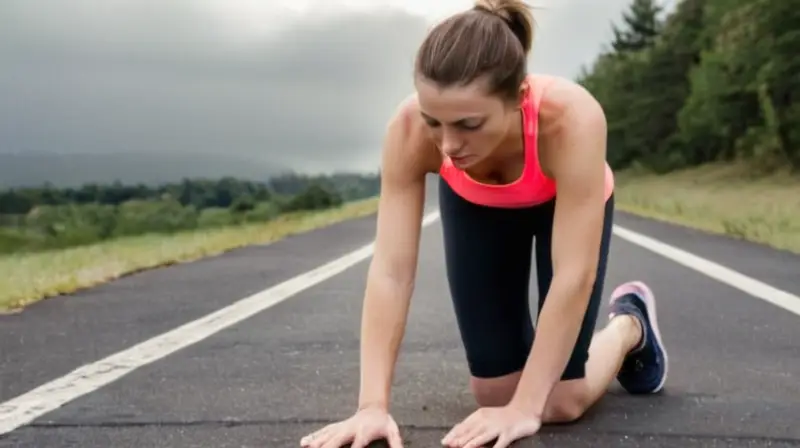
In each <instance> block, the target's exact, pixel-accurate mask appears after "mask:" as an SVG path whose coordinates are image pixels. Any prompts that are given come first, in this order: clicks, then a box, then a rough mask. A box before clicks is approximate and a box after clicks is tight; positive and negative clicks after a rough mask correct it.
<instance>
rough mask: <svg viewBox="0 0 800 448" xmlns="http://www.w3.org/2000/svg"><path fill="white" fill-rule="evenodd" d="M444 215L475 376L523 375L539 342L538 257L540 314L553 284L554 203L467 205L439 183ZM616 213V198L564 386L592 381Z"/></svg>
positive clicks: (457, 304)
mask: <svg viewBox="0 0 800 448" xmlns="http://www.w3.org/2000/svg"><path fill="white" fill-rule="evenodd" d="M439 209H440V213H441V222H442V228H443V232H444V250H445V260H446V263H447V280H448V283H449V286H450V292H451V295H452V299H453V305H454V308H455V313H456V318H457V320H458V325H459V331H460V333H461V339H462V341H463V343H464V347H465V350H466V357H467V363H468V365H469V369H470V372H471V374H472V375H473V376H475V377H478V378H492V377H498V376H502V375H506V374H509V373H513V372H516V371H519V370H521V369H522V368H523V367H524V366H525V363H526V361H527V359H528V355H529V353H530V349H531V345H532V343H533V338H534V328H533V323H532V320H531V312H530V308H529V285H530V273H531V258H532V256H533V257H535V259H536V279H537V283H538V290H539V291H538V292H539V301H538V302H539V303H538V309H539V310H541V309H542V305H543V304H544V300H545V298H546V297H547V292H548V290H549V288H550V281H551V279H552V277H553V265H552V262H551V255H550V248H551V234H552V229H553V214H554V211H555V199H553V200H551V201H549V202H546V203H544V204H541V205H536V206H533V207H528V208H520V209H504V208H492V207H486V206H481V205H476V204H474V203H472V202H469V201H467V200H465V199H463V198H462V197H460V196H459V195H458V194H457V193H455V192H454V191H453V190H452V189H451V188H450V186H449V185H448V184H447V182H446V181H445V180H444V179H442V178H441V177H440V178H439ZM613 214H614V197H613V196H611V198H609V200H608V201H607V203H606V211H605V220H604V224H603V237H602V243H601V247H600V252H599V254H598V257H599V263H598V266H597V278H596V280H595V284H594V287H593V288H592V293H591V298H590V300H589V305H588V307H587V310H586V314H585V315H584V318H583V325H582V326H581V329H580V334H579V335H578V339H577V341H576V343H575V346H574V349H573V351H572V355H571V356H570V359H569V362H568V364H567V367H566V369H565V370H564V372H563V374H562V377H561V379H562V380H570V379H577V378H582V377H583V376H584V375H585V370H586V369H585V365H586V361H587V359H588V357H589V344H590V343H591V339H592V336H593V334H594V329H595V323H596V321H597V314H598V309H599V307H600V303H601V297H602V294H603V283H604V280H605V275H606V264H607V261H608V250H609V242H610V239H611V228H612V222H613ZM534 238H535V246H534V245H533V243H534ZM537 316H538V312H537Z"/></svg>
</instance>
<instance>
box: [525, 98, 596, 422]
mask: <svg viewBox="0 0 800 448" xmlns="http://www.w3.org/2000/svg"><path fill="white" fill-rule="evenodd" d="M566 90H567V91H568V92H569V93H566V94H564V96H565V97H568V98H569V100H566V101H567V102H568V104H569V106H568V107H566V108H565V109H564V112H563V115H562V116H561V120H563V121H562V122H561V125H560V127H561V130H560V131H559V136H558V137H557V138H556V140H557V141H556V142H554V143H553V145H554V146H553V147H554V148H555V150H556V151H557V153H558V156H557V157H555V158H554V159H553V161H552V163H551V171H552V174H553V176H554V177H555V179H556V181H557V187H556V188H557V197H558V200H557V201H556V210H555V218H554V223H553V236H552V238H553V244H552V251H553V253H552V257H553V280H552V283H551V286H550V291H549V293H548V296H547V298H546V301H545V305H544V307H543V309H542V313H541V316H540V317H539V325H538V327H537V329H536V340H535V342H534V345H533V348H532V350H531V354H530V357H529V360H528V365H526V367H525V369H524V371H523V374H522V378H521V381H520V384H519V387H518V390H517V392H516V394H515V397H514V400H515V403H518V404H521V405H522V406H523V407H524V408H525V409H527V410H529V411H531V412H532V413H534V414H535V415H537V416H539V417H541V415H542V412H543V410H544V406H545V404H546V401H547V398H548V396H549V394H550V392H551V390H552V388H553V387H554V386H555V384H556V383H557V382H558V381H559V379H560V377H561V373H562V372H563V370H564V368H565V366H566V365H567V362H568V360H569V356H570V353H571V350H572V347H573V345H574V344H575V341H576V340H577V337H578V332H579V331H580V326H581V323H582V320H583V316H584V313H585V311H586V307H587V306H588V302H589V296H590V294H591V290H592V286H593V284H594V280H595V276H596V270H597V263H598V254H599V251H600V241H601V236H602V228H603V217H604V211H605V201H604V198H605V197H604V176H605V160H606V121H605V116H604V114H603V111H602V108H601V107H600V105H599V104H598V103H597V102H596V101H595V100H594V98H592V97H591V95H589V93H588V92H586V91H585V90H583V89H582V88H580V87H578V86H575V85H573V86H571V87H569V88H567V89H566Z"/></svg>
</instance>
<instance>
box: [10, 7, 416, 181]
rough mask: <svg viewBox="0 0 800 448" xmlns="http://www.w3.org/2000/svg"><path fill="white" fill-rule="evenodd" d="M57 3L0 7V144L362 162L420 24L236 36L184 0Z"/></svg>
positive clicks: (325, 25)
mask: <svg viewBox="0 0 800 448" xmlns="http://www.w3.org/2000/svg"><path fill="white" fill-rule="evenodd" d="M6 1H7V0H6ZM24 1H26V0H23V2H24ZM28 1H30V0H28ZM104 1H108V0H104ZM32 3H33V2H32ZM64 4H65V3H58V5H60V6H61V7H62V8H61V10H59V8H52V9H42V8H34V7H33V6H32V5H31V6H27V5H24V4H23V3H22V2H8V3H6V2H3V3H0V5H2V6H0V16H4V17H9V16H12V17H15V18H16V20H15V21H14V23H15V26H14V27H10V28H5V29H4V30H3V31H0V42H5V44H0V45H1V46H0V55H1V56H0V58H2V59H3V60H4V62H3V66H4V69H3V70H2V71H0V97H2V98H4V101H3V102H2V103H0V137H2V141H1V142H0V143H1V144H2V147H3V150H6V151H8V150H12V151H30V150H40V151H57V152H67V153H69V152H135V151H148V152H152V151H157V152H175V151H184V152H198V151H199V152H210V153H233V154H244V155H252V156H257V157H261V158H264V159H267V160H270V161H275V162H276V163H277V164H281V165H291V166H295V167H298V169H309V170H319V169H330V168H331V167H334V168H335V169H348V168H350V167H352V168H353V169H363V168H367V169H372V168H375V167H376V163H377V159H376V155H377V152H379V142H380V141H381V138H382V134H383V131H384V129H385V122H386V120H388V118H389V117H390V115H391V113H392V112H393V111H394V108H395V106H396V104H397V103H398V102H399V101H400V100H401V99H402V98H403V97H405V96H406V95H408V93H409V92H410V91H411V88H412V84H411V69H412V61H413V59H412V58H413V54H414V52H415V50H416V47H417V45H418V44H419V41H420V40H421V39H422V37H423V36H424V33H425V31H426V30H427V27H428V24H427V23H426V22H425V21H424V20H423V19H422V18H420V17H418V16H412V15H408V14H404V13H401V12H398V11H386V12H379V11H372V12H364V13H357V14H356V13H354V14H349V15H341V14H340V15H337V16H332V17H330V18H328V19H325V20H322V19H317V20H307V19H306V20H302V19H300V20H298V19H293V20H291V22H290V23H288V24H287V23H285V24H284V27H283V29H277V30H275V31H274V32H273V33H271V34H269V35H268V36H267V38H264V39H261V40H251V41H247V42H244V43H242V41H241V40H233V39H231V40H226V39H224V38H223V31H224V30H221V29H219V28H217V29H215V28H214V27H215V26H217V25H218V23H216V22H214V21H213V20H208V17H207V15H204V14H203V13H201V12H202V11H201V10H200V9H199V8H197V7H193V6H191V5H190V4H189V3H188V2H179V1H176V0H171V1H170V2H158V5H159V6H158V7H155V6H154V3H153V2H147V1H145V2H138V3H136V4H135V5H134V4H132V3H126V2H122V1H120V0H116V1H114V2H109V6H107V7H105V8H100V9H99V10H98V9H94V8H92V7H96V6H97V5H98V4H99V3H97V2H93V1H85V0H84V1H75V0H73V1H71V2H69V4H70V5H71V8H63V5H64ZM29 5H30V4H29ZM167 5H168V6H167ZM40 6H41V5H40ZM206 14H207V11H206ZM376 143H378V145H376Z"/></svg>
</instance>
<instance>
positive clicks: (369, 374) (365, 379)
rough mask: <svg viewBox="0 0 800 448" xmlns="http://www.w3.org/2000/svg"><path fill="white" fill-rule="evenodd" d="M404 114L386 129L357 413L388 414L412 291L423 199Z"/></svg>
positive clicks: (419, 161)
mask: <svg viewBox="0 0 800 448" xmlns="http://www.w3.org/2000/svg"><path fill="white" fill-rule="evenodd" d="M412 121H413V120H412V118H411V112H409V111H408V109H407V108H405V109H404V110H401V111H400V112H399V113H398V116H397V117H396V118H395V119H394V120H393V121H392V122H391V123H390V124H389V127H388V132H387V136H386V140H385V146H384V150H383V156H382V163H381V165H382V169H381V195H380V200H379V205H378V225H377V234H376V238H375V255H374V257H373V258H372V262H371V264H370V267H369V273H368V275H367V284H366V291H365V297H364V305H363V312H362V321H361V391H360V393H359V403H358V405H359V408H363V407H367V406H380V407H383V408H385V409H388V406H389V397H390V388H391V383H392V378H393V375H394V367H395V363H396V360H397V353H398V349H399V346H400V343H401V341H402V339H403V335H404V332H405V325H406V319H407V315H408V308H409V301H410V299H411V295H412V292H413V289H414V281H415V275H416V269H417V254H418V245H419V238H420V230H421V221H422V212H423V205H424V199H425V174H426V170H425V168H424V165H425V162H424V160H423V159H424V158H425V156H424V151H423V149H424V148H420V145H421V144H420V143H419V142H420V141H421V138H420V135H419V131H418V130H415V126H413V125H412V124H411V122H412Z"/></svg>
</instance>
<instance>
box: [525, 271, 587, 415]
mask: <svg viewBox="0 0 800 448" xmlns="http://www.w3.org/2000/svg"><path fill="white" fill-rule="evenodd" d="M583 278H584V280H580V279H579V280H576V276H574V275H570V276H567V275H560V276H558V275H557V276H555V277H554V278H553V281H552V283H551V285H550V291H549V293H548V296H547V298H546V299H545V302H544V306H543V307H542V310H541V314H540V315H539V317H538V323H537V325H536V338H535V339H534V343H533V347H532V348H531V353H530V355H529V357H528V361H527V363H526V365H525V368H524V369H523V372H522V376H521V378H520V381H519V384H518V385H517V389H516V392H515V394H514V398H513V402H514V403H515V404H516V405H519V406H521V407H522V408H523V409H526V410H527V411H529V412H531V413H532V414H534V415H537V416H539V417H541V415H542V413H543V411H544V407H545V404H546V402H547V398H548V396H549V395H550V392H551V391H552V389H553V387H554V386H555V384H556V383H557V382H558V381H559V380H560V378H561V374H562V373H563V371H564V368H565V367H566V365H567V362H568V361H569V358H570V355H571V353H572V348H573V346H574V345H575V341H576V340H577V338H578V333H579V332H580V327H581V324H582V322H583V317H584V314H585V311H586V307H587V305H588V301H589V295H590V294H591V288H592V281H591V280H592V279H591V278H590V277H589V276H588V275H587V276H584V277H583Z"/></svg>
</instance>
